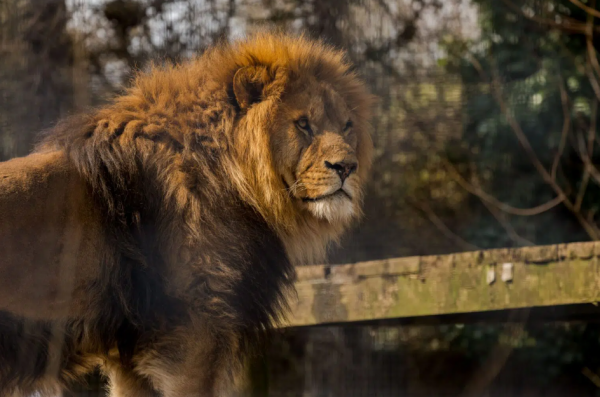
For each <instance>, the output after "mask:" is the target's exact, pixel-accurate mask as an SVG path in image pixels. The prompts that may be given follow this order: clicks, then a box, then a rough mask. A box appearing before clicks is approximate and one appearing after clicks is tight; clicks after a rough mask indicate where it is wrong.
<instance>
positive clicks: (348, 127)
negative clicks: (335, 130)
mask: <svg viewBox="0 0 600 397" xmlns="http://www.w3.org/2000/svg"><path fill="white" fill-rule="evenodd" d="M352 126H353V124H352V120H348V122H347V123H346V126H345V127H344V132H348V131H350V128H352Z"/></svg>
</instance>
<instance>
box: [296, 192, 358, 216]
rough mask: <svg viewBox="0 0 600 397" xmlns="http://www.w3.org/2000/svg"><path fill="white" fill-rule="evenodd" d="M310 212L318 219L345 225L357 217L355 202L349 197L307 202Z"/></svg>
mask: <svg viewBox="0 0 600 397" xmlns="http://www.w3.org/2000/svg"><path fill="white" fill-rule="evenodd" d="M306 205H307V206H308V210H309V211H310V212H311V213H312V214H313V216H315V217H316V218H318V219H322V220H326V221H328V222H329V223H345V222H348V221H350V220H351V219H352V218H354V216H355V215H356V208H355V204H354V202H353V200H351V199H350V198H349V197H348V196H347V195H344V194H337V195H333V196H331V197H326V198H323V199H321V200H317V201H311V202H307V203H306Z"/></svg>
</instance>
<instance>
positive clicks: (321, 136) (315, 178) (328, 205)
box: [271, 78, 367, 223]
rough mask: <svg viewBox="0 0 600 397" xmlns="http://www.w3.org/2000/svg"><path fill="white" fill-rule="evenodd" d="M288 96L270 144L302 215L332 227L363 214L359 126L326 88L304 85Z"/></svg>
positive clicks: (313, 82) (317, 84)
mask: <svg viewBox="0 0 600 397" xmlns="http://www.w3.org/2000/svg"><path fill="white" fill-rule="evenodd" d="M295 86H296V88H295V89H292V90H290V91H289V92H288V93H286V94H284V96H283V98H282V100H281V102H280V103H279V106H278V110H277V112H278V115H277V117H276V119H277V120H279V121H278V123H277V124H276V125H275V129H274V131H273V135H272V137H271V144H272V148H273V156H274V161H275V165H276V168H277V169H278V171H279V172H280V174H281V179H282V182H283V184H284V186H285V188H286V189H287V190H288V192H289V196H290V198H291V199H292V200H293V201H294V202H295V205H297V206H299V207H300V209H301V210H305V211H308V213H309V214H311V215H312V216H314V217H316V218H318V219H322V220H326V221H328V222H331V223H334V222H335V223H338V222H344V223H345V222H347V221H349V220H351V219H352V218H354V217H355V216H357V215H358V214H359V213H360V200H361V195H362V182H363V181H361V178H360V172H359V170H360V169H361V166H362V165H364V166H367V165H366V164H362V165H361V164H360V161H359V158H358V156H357V149H358V145H359V143H360V141H361V140H360V139H359V134H360V133H361V131H359V128H358V127H359V126H358V125H357V121H356V120H354V119H353V114H352V111H351V109H349V108H348V106H347V104H346V103H345V101H344V100H343V98H342V97H341V96H340V95H339V94H338V93H337V92H336V91H335V90H334V89H333V88H332V87H331V86H330V85H328V84H327V83H324V82H319V81H317V80H316V79H314V78H313V79H303V81H300V82H298V83H297V84H296V85H295Z"/></svg>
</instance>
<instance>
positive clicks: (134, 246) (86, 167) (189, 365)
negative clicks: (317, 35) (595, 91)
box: [0, 33, 371, 397]
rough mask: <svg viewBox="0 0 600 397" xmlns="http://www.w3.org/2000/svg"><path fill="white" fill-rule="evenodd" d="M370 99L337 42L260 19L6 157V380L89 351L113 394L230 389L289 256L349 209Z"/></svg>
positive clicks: (279, 303) (66, 371)
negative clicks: (260, 26) (274, 30)
mask: <svg viewBox="0 0 600 397" xmlns="http://www.w3.org/2000/svg"><path fill="white" fill-rule="evenodd" d="M370 100H371V97H370V95H369V94H368V93H367V91H366V89H365V87H364V85H363V84H362V83H361V82H360V80H359V79H358V78H357V77H356V75H355V74H354V73H353V72H351V71H350V66H349V64H348V63H346V62H345V61H344V59H343V55H342V53H341V52H337V51H334V50H332V49H331V48H329V47H327V46H324V45H323V44H320V43H317V42H313V41H310V40H307V39H304V38H297V37H289V36H285V35H280V34H271V33H262V34H258V35H256V36H254V37H252V38H250V39H247V40H245V41H241V42H238V43H235V44H232V45H221V46H217V47H215V48H212V49H210V50H208V51H207V52H206V53H205V54H204V55H203V56H201V57H199V58H198V59H196V60H193V61H191V62H188V63H186V64H184V65H180V66H173V67H167V68H162V69H161V68H155V69H153V70H152V71H150V72H149V73H146V74H141V75H140V76H139V77H138V78H137V79H136V80H135V82H134V84H133V86H132V88H130V89H129V90H128V92H127V93H126V94H125V95H123V96H121V97H119V98H117V99H116V100H115V101H114V102H113V103H112V104H110V105H108V106H106V107H104V108H102V109H99V110H96V111H94V112H92V113H90V114H87V115H83V116H77V117H74V118H70V119H67V120H64V121H62V122H60V123H59V124H58V125H57V126H56V127H55V128H54V129H52V130H51V131H49V132H48V133H47V134H46V136H45V137H44V139H43V141H42V142H41V144H40V145H39V147H38V148H37V150H36V153H34V154H32V155H30V156H28V157H25V158H22V159H15V160H12V161H9V162H6V163H3V164H0V189H5V190H2V191H0V246H2V247H3V248H4V247H8V248H7V249H8V252H9V255H7V256H3V257H2V258H0V272H1V274H0V276H1V277H0V280H1V281H0V287H5V288H6V289H2V290H0V394H2V395H4V394H5V393H8V392H11V393H17V394H18V393H25V392H29V391H31V390H36V389H40V390H49V391H52V390H57V389H60V388H61V387H63V386H64V385H65V384H67V383H68V382H70V381H72V380H73V379H77V378H78V377H80V376H81V375H82V374H84V373H86V372H87V371H89V370H91V369H92V368H94V367H95V366H100V367H101V369H102V371H103V373H104V374H106V375H107V376H108V377H109V381H110V384H111V393H112V394H111V395H112V396H115V397H117V396H147V395H162V396H165V397H171V396H173V397H180V396H214V395H223V394H224V393H228V392H230V389H231V385H232V381H233V379H234V378H235V377H236V374H238V373H239V369H240V365H241V362H242V359H243V358H244V357H245V355H246V354H248V352H249V349H251V348H253V347H255V346H256V345H257V341H258V338H259V336H260V335H261V334H262V333H263V332H264V331H265V330H266V329H268V328H269V327H270V326H271V325H272V323H273V322H274V321H276V320H277V318H278V316H279V315H280V314H281V312H282V309H283V307H284V306H285V299H284V295H285V290H286V288H287V287H289V286H290V285H291V282H292V279H293V265H297V264H302V263H305V262H309V261H315V260H322V259H323V257H324V254H325V251H326V247H327V245H328V244H329V242H331V241H334V240H336V239H337V238H338V237H339V235H340V234H341V233H342V232H343V231H344V230H345V229H346V228H347V227H348V226H349V224H350V223H351V222H352V221H353V220H354V219H357V217H358V215H359V214H360V204H361V200H362V185H363V183H364V181H365V180H366V177H367V173H368V170H369V167H370V160H371V141H370V137H369V134H368V117H369V111H370ZM15 346H20V347H19V348H15Z"/></svg>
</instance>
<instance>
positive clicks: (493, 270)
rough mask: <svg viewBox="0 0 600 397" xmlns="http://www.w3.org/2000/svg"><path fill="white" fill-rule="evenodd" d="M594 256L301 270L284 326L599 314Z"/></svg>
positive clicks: (530, 253)
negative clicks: (555, 311) (532, 312)
mask: <svg viewBox="0 0 600 397" xmlns="http://www.w3.org/2000/svg"><path fill="white" fill-rule="evenodd" d="M599 256H600V242H598V243H596V242H590V243H571V244H558V245H549V246H536V247H525V248H514V249H493V250H486V251H473V252H466V253H459V254H452V255H441V256H419V257H407V258H395V259H385V260H378V261H370V262H361V263H355V264H348V265H319V266H306V267H300V268H298V279H297V281H296V285H295V286H296V289H297V297H294V298H293V299H292V304H291V311H290V313H291V314H290V316H289V317H288V320H287V322H286V323H285V324H284V325H285V326H308V325H317V324H331V323H347V322H362V321H373V320H389V319H403V318H404V319H408V318H413V319H414V318H419V317H429V316H436V317H439V316H444V315H452V314H454V315H455V314H461V313H462V314H465V313H482V312H491V311H510V309H523V308H548V307H550V306H552V307H556V306H563V305H575V306H564V307H571V308H572V307H575V308H582V307H583V308H584V310H583V312H586V313H588V314H590V313H593V314H600V311H598V309H596V306H597V302H598V301H599V300H600V262H599V260H598V257H599ZM513 311H514V310H513ZM572 312H573V310H563V314H565V315H566V314H568V313H572ZM579 312H581V309H579ZM597 318H598V319H600V316H598V317H597ZM448 322H455V320H452V321H448Z"/></svg>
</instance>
